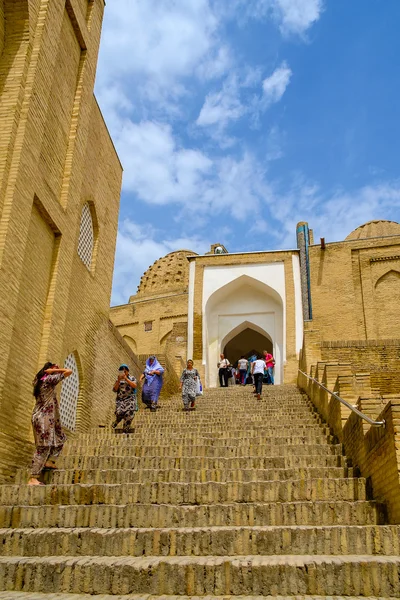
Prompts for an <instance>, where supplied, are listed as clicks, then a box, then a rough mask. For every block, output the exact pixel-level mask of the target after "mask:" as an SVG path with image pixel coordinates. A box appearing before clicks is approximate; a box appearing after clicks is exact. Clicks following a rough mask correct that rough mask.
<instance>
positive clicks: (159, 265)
mask: <svg viewBox="0 0 400 600" xmlns="http://www.w3.org/2000/svg"><path fill="white" fill-rule="evenodd" d="M195 254H196V252H192V250H176V251H175V252H170V253H169V254H167V255H166V256H163V257H162V258H159V259H158V260H156V261H155V262H154V263H153V264H152V265H151V267H149V268H148V269H147V271H146V272H145V273H144V274H143V276H142V278H141V280H140V284H139V285H138V291H137V293H138V294H141V295H154V294H162V293H164V292H174V291H178V290H184V289H186V288H187V286H188V282H189V261H188V260H187V258H186V257H187V256H193V255H195Z"/></svg>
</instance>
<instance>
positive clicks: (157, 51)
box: [100, 0, 218, 84]
mask: <svg viewBox="0 0 400 600" xmlns="http://www.w3.org/2000/svg"><path fill="white" fill-rule="evenodd" d="M106 19H107V22H106V27H105V30H104V35H103V39H102V48H101V53H102V54H101V65H102V72H101V73H100V76H102V75H103V74H104V71H105V70H106V71H110V70H112V71H113V72H114V73H115V74H127V73H130V74H132V73H134V74H140V75H141V76H142V77H146V76H147V77H152V78H154V77H155V78H156V79H157V81H158V82H159V83H160V84H162V83H165V84H168V83H169V81H170V80H171V78H176V77H182V76H185V75H191V74H192V73H193V71H194V69H195V68H196V67H197V66H198V65H199V63H200V62H201V61H202V60H203V59H204V57H206V56H207V55H208V53H209V52H210V51H211V50H212V49H213V47H214V45H215V42H216V40H215V38H214V36H215V35H216V30H217V26H218V21H217V19H216V17H215V15H214V13H213V11H212V9H211V7H210V4H209V2H208V0H175V1H173V2H160V1H159V0H146V1H145V2H143V1H142V0H113V2H110V3H108V5H107V8H106Z"/></svg>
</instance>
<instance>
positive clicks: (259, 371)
mask: <svg viewBox="0 0 400 600" xmlns="http://www.w3.org/2000/svg"><path fill="white" fill-rule="evenodd" d="M264 371H265V360H263V359H262V357H261V355H258V356H257V360H255V361H254V362H253V363H252V364H251V372H252V374H253V376H254V385H255V387H256V394H257V400H260V398H261V392H262V384H263V379H264Z"/></svg>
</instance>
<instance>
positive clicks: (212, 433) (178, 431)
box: [72, 421, 330, 443]
mask: <svg viewBox="0 0 400 600" xmlns="http://www.w3.org/2000/svg"><path fill="white" fill-rule="evenodd" d="M134 429H135V439H140V438H147V439H148V436H147V434H146V433H145V432H144V431H142V429H141V428H140V427H138V421H135V423H134ZM279 431H281V430H279ZM116 432H118V433H121V432H120V430H119V429H117V430H114V429H111V428H110V429H106V428H104V429H103V428H101V429H99V430H98V432H93V430H92V433H90V434H89V433H82V434H79V435H77V436H75V437H74V438H72V439H73V440H74V441H77V442H79V443H80V442H81V441H83V442H86V441H89V440H90V441H91V442H92V443H95V442H97V440H99V441H105V440H114V439H115V438H116V437H118V435H116ZM276 432H277V428H276V427H270V426H264V425H258V426H257V427H252V429H251V430H250V431H244V430H242V429H232V430H229V431H228V430H227V431H221V429H220V428H219V427H214V428H211V427H210V426H209V427H208V428H207V429H204V430H201V429H199V428H197V427H196V428H192V427H191V426H188V427H185V428H184V429H183V428H182V427H176V428H175V429H171V428H170V429H168V431H167V432H166V430H165V429H164V428H161V427H158V428H154V429H153V434H152V436H165V435H166V434H168V436H171V437H174V438H184V439H192V438H195V437H202V438H215V437H219V438H220V439H227V438H235V439H241V438H252V439H253V438H256V437H259V436H266V437H268V436H270V435H274V434H276ZM311 432H316V433H318V434H319V435H329V434H330V430H329V428H328V427H326V426H323V425H319V424H312V425H297V426H292V427H290V434H291V435H295V436H302V435H308V433H311Z"/></svg>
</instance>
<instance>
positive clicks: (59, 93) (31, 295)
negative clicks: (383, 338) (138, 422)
mask: <svg viewBox="0 0 400 600" xmlns="http://www.w3.org/2000/svg"><path fill="white" fill-rule="evenodd" d="M103 11H104V2H103V1H102V0H94V1H92V0H90V1H88V0H67V2H63V1H61V0H54V1H51V2H48V1H44V2H42V1H39V0H30V1H29V2H28V1H27V0H2V1H1V2H0V54H1V57H0V100H1V101H0V127H1V139H0V289H1V290H2V294H1V298H0V320H1V327H0V412H1V415H2V426H1V433H0V477H8V476H10V475H11V474H12V472H13V469H14V468H15V466H16V465H18V464H21V463H23V462H24V461H26V460H28V457H29V455H30V452H31V442H32V434H31V424H30V416H31V410H32V407H33V404H34V399H33V396H32V386H31V382H32V380H33V377H34V374H35V372H36V371H37V370H38V368H39V367H40V366H41V364H43V362H45V360H47V359H48V358H50V359H51V360H53V361H57V362H58V363H60V364H61V365H62V364H63V362H64V359H65V357H66V356H68V355H69V354H70V353H74V356H75V359H76V362H77V364H78V368H79V376H80V384H81V389H80V393H79V405H78V414H77V429H78V430H80V431H82V430H85V429H87V428H88V427H89V424H91V425H96V424H100V423H103V421H104V415H105V414H108V413H109V411H110V408H111V407H112V404H113V400H114V395H113V393H112V392H111V386H112V383H113V380H114V374H115V370H116V365H117V364H118V363H120V362H122V361H124V362H128V363H131V364H132V365H133V366H134V364H135V361H136V359H135V356H134V354H133V353H132V351H131V349H130V348H129V346H128V345H126V344H125V343H124V342H123V340H122V338H121V337H120V335H119V334H118V333H117V331H116V330H115V328H114V327H113V325H112V324H111V323H110V322H109V318H108V314H109V301H110V293H111V281H112V273H113V262H114V249H115V241H116V232H117V220H118V210H119V195H120V187H121V175H122V169H121V165H120V163H119V160H118V157H117V155H116V153H115V149H114V147H113V144H112V141H111V139H110V137H109V134H108V132H107V129H106V126H105V124H104V121H103V118H102V115H101V113H100V110H99V108H98V106H97V103H96V100H95V98H94V96H93V85H94V78H95V72H96V64H97V53H98V47H99V41H100V31H101V24H102V18H103ZM85 203H88V206H89V207H90V213H91V216H92V220H93V229H94V236H95V243H94V248H93V257H92V261H91V264H90V269H88V267H87V266H86V265H85V264H84V263H83V262H82V260H81V258H80V257H79V256H78V253H77V246H78V240H79V236H80V221H81V213H82V208H83V206H84V204H85Z"/></svg>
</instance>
